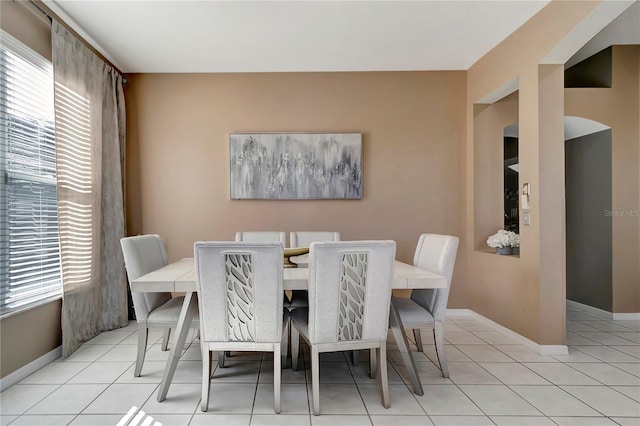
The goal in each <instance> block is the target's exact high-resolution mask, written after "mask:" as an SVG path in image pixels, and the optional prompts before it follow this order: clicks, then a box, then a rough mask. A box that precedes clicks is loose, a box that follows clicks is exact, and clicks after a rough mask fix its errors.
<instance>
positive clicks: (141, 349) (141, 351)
mask: <svg viewBox="0 0 640 426" xmlns="http://www.w3.org/2000/svg"><path fill="white" fill-rule="evenodd" d="M148 333H149V329H147V323H146V322H141V323H138V356H137V357H136V368H135V370H134V372H133V375H134V376H135V377H140V373H141V372H142V364H144V356H145V354H146V353H147V336H148Z"/></svg>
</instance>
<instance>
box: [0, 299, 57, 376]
mask: <svg viewBox="0 0 640 426" xmlns="http://www.w3.org/2000/svg"><path fill="white" fill-rule="evenodd" d="M61 310H62V303H61V301H60V300H56V301H55V302H51V303H47V304H45V305H42V306H38V307H37V308H34V309H30V310H28V311H25V312H21V313H19V314H16V315H12V316H10V317H8V318H4V319H3V320H2V321H0V327H1V331H2V332H1V333H0V343H1V344H2V353H1V358H0V376H1V377H4V376H6V375H7V374H10V373H13V372H14V371H16V370H17V369H19V368H20V367H23V366H25V365H27V364H28V363H30V362H31V361H33V360H35V359H38V358H40V357H41V356H42V355H45V354H46V353H48V352H50V351H52V350H54V349H55V348H57V347H58V346H60V343H61V341H62V330H61V328H60V312H61Z"/></svg>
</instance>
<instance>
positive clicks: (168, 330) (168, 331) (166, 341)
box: [160, 327, 171, 351]
mask: <svg viewBox="0 0 640 426" xmlns="http://www.w3.org/2000/svg"><path fill="white" fill-rule="evenodd" d="M170 336H171V328H170V327H167V328H165V329H164V333H162V346H161V347H160V349H161V350H163V351H166V350H168V349H169V337H170Z"/></svg>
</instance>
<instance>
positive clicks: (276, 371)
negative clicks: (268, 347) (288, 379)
mask: <svg viewBox="0 0 640 426" xmlns="http://www.w3.org/2000/svg"><path fill="white" fill-rule="evenodd" d="M281 374H282V368H281V365H280V345H279V344H275V345H274V348H273V399H274V401H273V403H274V406H275V410H276V414H280V375H281Z"/></svg>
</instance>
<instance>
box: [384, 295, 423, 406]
mask: <svg viewBox="0 0 640 426" xmlns="http://www.w3.org/2000/svg"><path fill="white" fill-rule="evenodd" d="M389 326H390V327H391V332H392V333H393V337H394V339H395V340H396V345H398V350H399V351H400V355H402V361H403V362H404V366H405V368H406V369H407V373H409V378H410V379H411V384H412V385H413V393H415V394H416V395H419V396H422V395H424V391H423V390H422V384H421V383H420V378H419V377H418V370H417V369H416V364H415V362H414V361H413V355H411V350H410V349H409V343H408V342H407V336H406V335H405V334H404V327H403V326H402V320H401V319H400V314H398V311H397V310H396V308H395V306H393V303H391V309H390V310H389Z"/></svg>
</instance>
